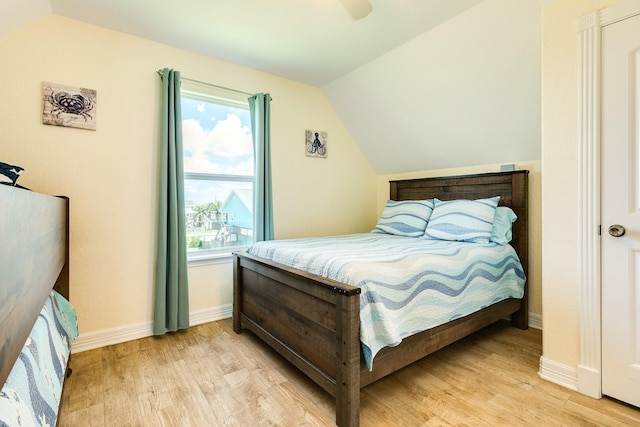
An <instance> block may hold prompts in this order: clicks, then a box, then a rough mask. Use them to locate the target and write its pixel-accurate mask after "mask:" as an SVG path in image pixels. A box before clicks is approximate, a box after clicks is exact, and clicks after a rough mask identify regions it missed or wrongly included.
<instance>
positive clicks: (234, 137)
mask: <svg viewBox="0 0 640 427" xmlns="http://www.w3.org/2000/svg"><path fill="white" fill-rule="evenodd" d="M182 133H183V151H184V153H183V157H184V171H185V181H184V186H185V213H186V222H187V252H188V255H189V259H194V258H201V257H207V256H208V255H215V254H217V253H221V252H222V253H229V252H231V251H233V250H236V249H239V248H241V247H243V246H247V245H250V244H251V243H253V174H254V172H253V171H254V166H253V141H252V137H251V121H250V117H249V106H248V103H247V104H246V105H243V104H242V102H240V101H238V100H229V101H228V102H227V101H226V100H225V99H223V98H221V97H217V96H211V94H210V93H196V92H193V91H183V93H182Z"/></svg>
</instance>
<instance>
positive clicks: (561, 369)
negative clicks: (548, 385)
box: [538, 356, 578, 391]
mask: <svg viewBox="0 0 640 427" xmlns="http://www.w3.org/2000/svg"><path fill="white" fill-rule="evenodd" d="M538 375H539V376H540V378H542V379H545V380H547V381H551V382H552V383H555V384H558V385H561V386H563V387H566V388H568V389H571V390H575V391H578V371H577V370H576V369H575V368H572V367H570V366H567V365H563V364H561V363H558V362H554V361H553V360H550V359H547V358H545V357H544V356H541V357H540V370H539V371H538Z"/></svg>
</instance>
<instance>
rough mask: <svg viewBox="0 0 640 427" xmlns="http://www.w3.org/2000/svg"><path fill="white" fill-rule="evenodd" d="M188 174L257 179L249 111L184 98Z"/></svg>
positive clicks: (184, 136)
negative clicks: (253, 176) (254, 170)
mask: <svg viewBox="0 0 640 427" xmlns="http://www.w3.org/2000/svg"><path fill="white" fill-rule="evenodd" d="M182 119H183V120H182V135H183V144H184V146H183V152H184V170H185V172H199V173H210V174H225V175H253V142H252V139H251V120H250V116H249V110H248V109H242V108H237V107H230V106H227V105H221V104H215V103H212V102H204V101H202V100H194V99H190V98H187V97H184V96H183V97H182Z"/></svg>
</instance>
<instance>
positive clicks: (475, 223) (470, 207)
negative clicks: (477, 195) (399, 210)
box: [424, 196, 500, 243]
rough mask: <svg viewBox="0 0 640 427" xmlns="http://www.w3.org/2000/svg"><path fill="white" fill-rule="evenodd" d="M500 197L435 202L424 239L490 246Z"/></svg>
mask: <svg viewBox="0 0 640 427" xmlns="http://www.w3.org/2000/svg"><path fill="white" fill-rule="evenodd" d="M499 201H500V196H496V197H491V198H489V199H478V200H450V201H446V202H443V201H441V200H438V199H434V208H433V213H432V214H431V219H430V220H429V224H427V228H426V230H425V232H424V237H425V238H427V239H439V240H453V241H459V242H475V243H489V239H490V238H491V230H492V229H493V217H494V215H495V212H496V207H497V206H498V202H499Z"/></svg>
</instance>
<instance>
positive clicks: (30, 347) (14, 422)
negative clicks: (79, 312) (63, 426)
mask: <svg viewBox="0 0 640 427" xmlns="http://www.w3.org/2000/svg"><path fill="white" fill-rule="evenodd" d="M77 336H78V323H77V319H76V313H75V310H74V308H73V306H72V305H71V304H70V303H69V301H67V300H66V299H65V298H63V297H62V296H61V295H60V294H58V293H57V292H55V291H52V292H51V294H50V295H49V296H48V297H47V300H46V302H45V304H44V306H43V307H42V310H41V312H40V314H39V315H38V318H37V320H36V322H35V324H34V326H33V329H32V330H31V333H30V334H29V337H28V338H27V342H26V343H25V345H24V347H23V349H22V351H21V352H20V355H19V357H18V360H16V363H15V365H14V366H13V369H12V370H11V372H10V373H9V377H8V378H7V381H6V383H5V384H4V386H3V387H2V391H0V426H12V427H15V426H36V425H38V426H40V425H42V426H55V425H56V420H57V418H58V408H59V405H60V399H61V397H62V386H63V383H64V378H65V373H66V370H67V363H68V361H69V354H70V350H71V343H72V342H73V340H74V339H75V338H76V337H77Z"/></svg>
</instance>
